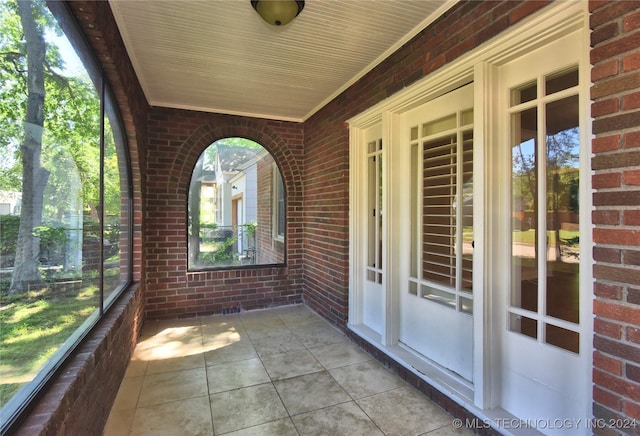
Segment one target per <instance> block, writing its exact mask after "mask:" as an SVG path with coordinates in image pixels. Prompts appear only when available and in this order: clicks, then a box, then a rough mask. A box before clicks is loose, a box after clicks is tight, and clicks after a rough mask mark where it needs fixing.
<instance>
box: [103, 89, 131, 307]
mask: <svg viewBox="0 0 640 436" xmlns="http://www.w3.org/2000/svg"><path fill="white" fill-rule="evenodd" d="M110 102H111V101H110V99H109V98H106V99H105V117H104V194H103V195H104V230H103V232H104V233H103V237H102V240H103V248H102V250H103V280H104V282H103V283H104V285H103V286H104V298H105V300H108V299H109V297H111V296H113V295H114V293H117V292H116V291H118V290H119V289H122V287H123V286H125V285H126V284H127V283H128V282H129V280H130V267H129V265H130V255H131V253H130V242H131V241H130V232H129V227H130V225H131V224H130V220H131V217H130V215H129V212H130V210H129V209H130V205H129V195H130V194H129V188H128V187H129V183H128V181H129V168H128V164H127V162H128V159H127V157H126V147H125V144H124V141H123V135H122V132H121V131H120V129H119V123H118V119H117V116H116V112H115V108H113V106H112V105H111V104H110ZM110 118H113V119H114V122H113V123H111V122H110Z"/></svg>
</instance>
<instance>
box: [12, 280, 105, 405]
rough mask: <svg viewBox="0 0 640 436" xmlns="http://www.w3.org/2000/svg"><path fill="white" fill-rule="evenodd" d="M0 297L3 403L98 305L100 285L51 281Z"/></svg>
mask: <svg viewBox="0 0 640 436" xmlns="http://www.w3.org/2000/svg"><path fill="white" fill-rule="evenodd" d="M0 296H1V300H0V406H4V404H5V403H6V402H7V401H8V400H9V399H10V398H11V397H12V396H13V395H14V394H15V393H16V392H17V391H18V389H20V387H21V386H22V385H24V384H25V383H27V382H29V381H30V380H31V379H33V377H34V376H35V374H37V372H38V370H39V369H40V368H41V367H42V365H44V364H45V363H46V361H47V360H48V359H49V358H51V356H52V355H53V354H54V353H55V352H56V351H57V350H58V349H59V348H60V346H61V345H62V344H63V343H64V342H65V340H66V339H67V338H69V337H70V336H71V335H72V334H73V333H74V332H75V331H76V330H77V329H78V327H79V326H80V325H81V324H82V323H83V322H84V321H85V320H86V319H87V317H89V315H91V314H92V313H93V312H94V311H95V310H96V308H97V303H98V301H97V298H98V297H99V296H98V288H97V287H96V286H87V285H86V283H85V284H82V283H75V284H63V285H55V284H52V285H49V286H47V287H45V288H42V289H40V290H37V291H33V290H32V291H29V292H25V293H21V294H15V295H7V294H6V292H3V293H2V294H1V295H0Z"/></svg>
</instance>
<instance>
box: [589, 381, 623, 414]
mask: <svg viewBox="0 0 640 436" xmlns="http://www.w3.org/2000/svg"><path fill="white" fill-rule="evenodd" d="M593 401H595V402H596V403H599V404H602V405H603V406H606V407H608V408H609V409H613V410H618V411H619V410H621V405H622V401H621V399H620V395H619V394H615V393H612V392H609V391H605V390H604V389H602V388H600V387H598V386H594V388H593Z"/></svg>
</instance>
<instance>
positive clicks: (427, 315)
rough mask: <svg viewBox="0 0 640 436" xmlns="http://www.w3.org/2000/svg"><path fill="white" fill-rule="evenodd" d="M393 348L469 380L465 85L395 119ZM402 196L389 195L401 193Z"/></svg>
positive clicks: (469, 164)
mask: <svg viewBox="0 0 640 436" xmlns="http://www.w3.org/2000/svg"><path fill="white" fill-rule="evenodd" d="M402 126H403V129H404V131H405V135H406V141H405V143H404V144H403V145H402V146H403V147H408V148H409V150H408V152H405V153H404V156H405V159H407V162H406V168H407V175H408V179H405V180H406V182H405V183H406V184H407V186H398V185H396V188H399V189H401V190H402V191H403V192H404V193H406V194H408V195H409V196H410V199H409V202H408V203H409V208H408V210H407V212H408V213H406V214H405V217H406V218H405V222H404V223H402V224H403V225H402V226H401V228H402V229H401V230H400V231H399V237H401V239H402V241H404V244H403V245H404V250H405V251H406V256H407V264H406V265H405V270H404V271H403V274H402V280H401V285H400V291H399V292H400V298H399V300H400V304H399V311H400V314H399V336H398V339H399V342H400V343H401V344H403V345H404V346H405V347H407V348H409V349H411V350H413V351H414V352H417V353H418V354H420V355H422V356H424V357H426V358H427V359H429V360H430V361H432V362H435V363H437V364H438V365H440V366H441V367H442V368H446V369H447V370H448V371H452V372H454V373H456V374H458V375H459V376H461V377H462V378H464V379H466V380H468V381H472V379H473V375H472V371H473V365H472V362H473V319H472V307H473V289H472V264H473V244H474V243H473V85H472V84H471V85H466V86H464V87H462V88H460V89H458V90H455V91H452V92H450V93H448V94H446V95H444V96H442V97H439V98H437V99H435V100H433V101H431V102H429V103H426V104H424V105H422V106H420V107H418V108H416V109H413V110H411V111H409V112H407V113H406V114H405V115H403V122H402ZM403 192H395V191H394V192H393V193H392V194H395V195H403Z"/></svg>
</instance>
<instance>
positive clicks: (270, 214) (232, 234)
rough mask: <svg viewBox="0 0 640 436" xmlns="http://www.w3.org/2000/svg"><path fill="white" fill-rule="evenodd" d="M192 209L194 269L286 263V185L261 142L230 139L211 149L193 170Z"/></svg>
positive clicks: (190, 198) (190, 200) (190, 255)
mask: <svg viewBox="0 0 640 436" xmlns="http://www.w3.org/2000/svg"><path fill="white" fill-rule="evenodd" d="M188 210H189V244H188V245H189V268H195V269H201V268H235V267H243V266H252V265H269V264H280V263H283V262H284V247H285V244H284V237H285V229H286V199H285V192H284V183H283V181H282V176H281V174H280V171H279V169H278V166H277V165H276V164H275V162H274V160H273V157H272V156H271V155H270V154H269V153H268V152H267V151H266V150H265V149H264V148H263V147H262V146H261V145H260V144H257V143H256V142H253V141H250V140H248V139H244V138H225V139H221V140H218V141H216V142H214V143H213V144H212V145H210V146H209V147H207V149H206V150H205V151H204V152H203V153H202V155H201V156H200V159H198V162H197V163H196V165H195V167H194V169H193V174H192V177H191V185H190V188H189V208H188Z"/></svg>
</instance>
